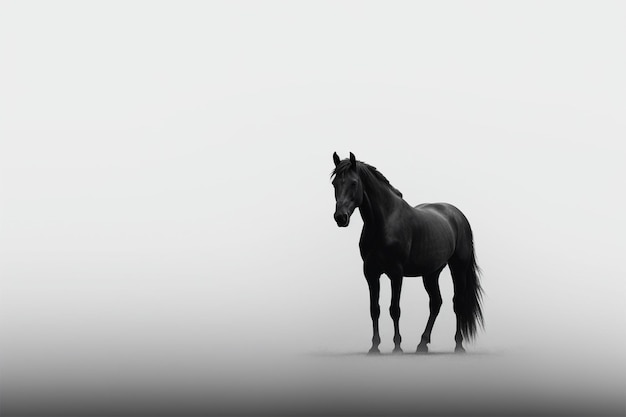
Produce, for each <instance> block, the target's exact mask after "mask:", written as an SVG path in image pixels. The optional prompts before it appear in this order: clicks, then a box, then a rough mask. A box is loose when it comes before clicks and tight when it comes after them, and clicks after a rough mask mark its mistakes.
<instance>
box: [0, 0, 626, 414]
mask: <svg viewBox="0 0 626 417" xmlns="http://www.w3.org/2000/svg"><path fill="white" fill-rule="evenodd" d="M625 12H626V10H625V8H624V5H623V4H622V3H619V2H617V3H612V2H602V3H599V2H582V3H581V2H547V3H545V2H544V3H527V2H518V3H511V2H471V3H456V2H446V3H442V2H430V3H425V2H420V3H416V2H394V3H387V2H307V3H302V2H184V3H182V2H147V1H146V2H135V1H133V2H123V3H113V2H55V3H48V2H40V3H6V2H5V3H3V4H2V6H0V53H1V56H2V65H0V135H1V136H0V170H1V171H0V172H1V177H0V181H1V183H0V186H1V187H2V188H1V194H0V210H1V213H0V214H1V218H0V228H1V229H0V231H1V233H0V250H1V259H0V262H1V268H2V269H1V279H2V281H1V285H2V292H1V297H2V303H1V307H0V308H1V309H2V333H3V334H4V335H5V337H3V342H2V350H3V352H4V353H3V355H2V361H3V366H4V369H5V377H4V378H3V386H4V389H3V391H4V393H3V395H4V396H5V400H6V401H5V404H9V405H6V407H9V410H10V411H14V410H19V409H20V408H19V407H20V406H21V405H20V404H22V403H20V402H19V399H20V398H22V397H21V395H25V394H24V393H25V392H26V391H27V390H29V392H30V393H31V394H32V393H33V392H35V393H37V392H39V393H40V394H41V401H40V404H41V407H42V408H41V410H46V407H53V406H54V404H57V405H58V404H62V403H64V401H65V402H67V401H66V399H67V398H70V397H72V396H74V397H76V396H78V397H81V396H82V397H83V398H100V397H99V394H94V393H101V392H102V391H101V390H102V384H104V383H105V382H106V385H107V386H108V387H115V386H119V385H120V384H122V381H126V382H124V383H125V384H130V385H128V386H130V387H131V388H132V387H134V388H137V386H145V385H146V383H147V381H151V382H150V383H156V382H155V381H157V380H158V381H159V382H158V384H157V385H158V387H159V389H161V390H162V391H164V392H167V391H168V390H169V389H170V388H171V389H172V390H174V388H172V387H173V386H175V385H176V384H175V383H174V382H172V385H171V386H170V385H168V383H167V382H164V381H167V380H168V378H169V380H170V381H178V383H180V384H183V385H184V384H185V383H186V382H185V381H188V380H194V381H198V380H200V381H203V382H202V383H197V384H195V385H194V386H196V389H200V388H197V387H202V386H204V387H212V388H211V389H212V390H213V392H223V393H226V394H224V395H226V397H228V393H230V392H232V391H233V390H235V389H236V387H237V386H239V385H238V383H237V382H233V381H231V379H232V378H235V377H233V375H241V379H242V380H246V381H248V385H245V386H247V387H248V388H249V390H248V391H246V392H248V394H250V393H251V392H253V391H254V387H255V386H256V385H255V384H256V383H257V382H258V383H261V381H263V380H264V378H265V377H266V375H268V374H272V373H273V372H274V371H270V369H275V367H278V368H280V369H283V370H284V369H287V365H285V363H284V362H282V361H284V360H286V359H284V358H286V357H289V358H291V359H290V360H293V361H294V362H293V363H292V364H291V365H290V366H289V367H288V368H289V369H290V371H283V373H281V374H280V375H282V377H283V378H284V379H285V381H283V382H284V383H283V384H282V385H281V383H279V382H278V383H276V384H277V385H276V386H277V387H279V388H277V391H278V390H283V389H286V388H287V387H292V388H293V385H292V384H293V382H286V381H293V380H300V381H302V380H307V379H308V380H311V378H312V379H313V380H319V381H326V382H328V381H330V380H331V379H333V378H331V377H330V376H328V375H330V374H324V375H321V376H320V375H317V376H316V377H311V375H312V374H313V373H314V370H319V369H326V368H325V367H328V368H329V369H331V368H332V369H336V367H338V366H347V368H346V369H351V370H355V369H357V368H359V367H362V366H365V367H368V366H371V362H369V363H368V362H363V363H361V362H359V363H350V364H349V365H345V362H341V359H340V360H339V361H338V363H335V362H333V361H337V359H338V358H342V355H348V356H349V355H351V354H357V353H360V352H365V351H366V350H367V348H369V339H370V337H371V334H370V331H371V330H370V320H369V313H368V310H369V308H368V296H367V286H366V284H365V282H364V279H363V277H362V273H361V261H360V258H359V255H358V247H357V245H358V237H359V233H360V226H361V225H362V222H361V220H360V218H359V217H358V214H355V217H354V218H353V222H352V223H351V225H350V227H349V228H348V229H338V228H337V227H336V225H335V223H334V221H333V218H332V214H333V211H334V199H333V193H332V186H331V184H330V180H329V174H330V171H331V169H332V168H333V164H332V158H331V155H332V153H333V152H334V151H337V152H338V153H339V154H340V155H341V156H342V157H347V155H348V152H350V151H352V152H354V153H355V154H356V156H357V158H358V159H360V160H363V161H366V162H368V163H370V164H372V165H374V166H376V167H377V168H378V169H379V170H380V171H381V172H383V173H384V174H385V175H386V177H387V178H388V179H389V180H390V182H391V183H392V184H393V185H394V186H396V187H397V188H398V189H400V190H401V191H402V192H403V194H404V197H405V199H406V200H407V201H408V202H409V203H412V204H414V205H415V204H418V203H422V202H434V201H447V202H451V203H453V204H455V205H457V206H458V207H459V208H461V210H463V211H464V212H465V214H466V215H467V217H468V218H469V220H470V222H471V224H472V226H473V228H474V233H475V243H476V248H477V254H478V261H479V264H480V265H481V267H482V268H483V271H484V276H483V286H484V288H485V292H486V296H485V300H484V309H485V318H486V329H485V332H483V333H481V334H479V337H478V340H477V341H476V343H474V344H471V345H468V349H469V350H470V351H471V352H474V353H475V354H477V355H478V354H480V355H483V354H484V356H485V357H487V358H490V357H491V358H492V359H484V358H483V359H481V360H486V361H487V362H481V363H482V365H478V364H474V365H471V366H470V368H471V367H472V366H477V367H478V368H481V369H482V368H484V369H494V370H492V371H491V372H492V373H491V374H487V375H488V376H487V377H485V378H486V379H485V381H487V380H489V378H492V380H491V381H490V382H484V384H485V387H487V388H486V389H492V390H493V389H495V388H497V387H498V384H499V382H497V381H496V379H497V378H502V379H504V380H506V379H510V380H519V378H517V377H516V375H525V376H523V377H522V379H524V378H525V377H528V378H529V381H530V380H534V377H530V376H529V375H530V374H528V373H524V372H531V371H528V369H533V370H534V371H532V372H535V371H537V373H536V374H535V376H537V375H538V377H537V379H539V380H544V381H545V380H546V379H545V378H546V377H547V375H550V376H551V377H552V378H555V381H552V380H550V381H552V382H554V384H553V385H554V386H556V385H559V384H561V383H564V384H565V386H569V385H567V383H569V382H571V381H573V380H577V381H579V380H586V381H587V382H586V384H588V385H584V386H581V387H578V388H579V390H578V391H577V390H575V389H573V388H572V390H571V391H568V390H566V389H564V391H563V392H564V393H565V394H564V395H565V396H566V397H567V395H566V394H568V393H576V395H578V394H579V392H587V393H589V392H591V393H592V394H593V395H592V396H591V397H589V404H591V403H593V404H596V403H595V402H594V401H596V400H597V401H600V400H598V398H600V399H602V401H604V403H605V404H607V401H608V402H609V403H610V404H615V403H616V401H617V402H618V403H619V401H620V400H619V395H622V394H623V389H624V386H625V385H624V365H623V364H624V361H623V359H624V353H623V352H624V348H625V347H626V346H625V337H624V336H625V335H624V331H623V329H624V324H625V323H624V321H625V320H624V308H623V298H624V278H625V273H626V267H625V266H624V262H623V259H622V257H623V253H624V249H625V248H624V243H623V242H624V238H623V236H624V234H625V233H626V227H625V226H626V222H625V220H624V216H623V214H622V213H623V205H624V193H623V181H624V178H625V176H626V170H625V169H624V166H623V161H624V156H626V154H625V152H624V149H625V145H624V138H625V133H626V129H625V124H624V114H625V111H626V105H625V99H624V97H626V95H625V93H626V83H625V81H624V76H623V74H625V73H626V58H625V57H626V54H625V52H626V48H625V46H626V45H625V43H626V29H625V27H624V24H623V16H624V13H625ZM449 281H450V280H449V275H448V273H447V272H446V273H444V274H443V275H442V278H441V284H442V293H443V296H444V305H443V308H442V313H441V314H440V316H439V319H438V321H437V323H436V325H435V329H434V332H433V343H432V345H431V349H432V350H434V351H435V352H447V351H451V350H452V348H453V334H454V316H453V313H452V305H451V304H452V303H451V298H452V286H451V283H450V282H449ZM388 302H389V289H388V286H387V285H384V286H383V291H382V295H381V305H382V306H383V309H382V311H383V315H382V321H381V326H382V327H381V329H382V330H381V332H382V337H383V344H382V345H381V348H382V349H383V350H386V351H390V350H391V348H392V343H391V337H392V327H391V320H390V319H389V317H388V314H387V308H386V306H387V305H388ZM427 305H428V300H427V297H426V294H425V291H424V290H423V288H422V285H421V282H420V280H419V279H407V280H405V285H404V290H403V298H402V303H401V306H402V311H403V316H402V320H401V326H402V333H403V336H404V343H403V346H404V348H405V351H413V350H414V349H415V346H416V345H417V343H418V341H419V335H420V334H421V332H422V330H423V326H424V325H425V322H426V319H427V315H428V307H427ZM563 353H565V354H563ZM490 355H491V356H490ZM312 357H313V358H316V359H311V358H312ZM320 357H322V358H325V359H320ZM433 357H434V356H433ZM444 357H445V356H444ZM493 357H497V358H499V359H498V360H500V361H502V363H499V364H498V365H496V364H495V363H492V364H491V365H490V363H489V362H488V361H489V360H494V359H493ZM502 357H504V358H505V359H502ZM261 358H263V359H261ZM294 358H296V359H294ZM468 358H470V359H468V361H472V360H476V358H475V357H472V356H471V355H468ZM472 358H473V359H472ZM533 358H536V360H535V359H533ZM555 358H560V359H559V360H560V362H559V360H556V359H555ZM311 360H313V362H314V364H313V365H311V363H310V361H311ZM318 360H321V361H322V363H317V362H316V361H318ZM359 360H360V359H359ZM412 360H414V358H409V359H408V361H409V363H410V361H412ZM438 360H440V361H441V362H437V364H436V365H432V364H431V365H425V366H430V367H431V368H428V369H430V371H432V372H433V373H436V372H443V374H445V373H446V372H450V373H454V369H455V367H456V366H465V365H458V363H456V365H451V364H450V363H451V362H450V361H453V360H454V361H458V359H456V358H455V359H452V358H448V359H444V360H441V359H438ZM555 360H556V362H555ZM327 361H331V364H329V363H328V362H327ZM259 363H264V364H265V365H263V366H261V365H259ZM422 363H423V362H422ZM520 363H523V364H524V365H519V364H520ZM555 363H556V365H553V366H552V367H549V366H548V364H555ZM227 364H230V365H227ZM277 364H278V365H277ZM461 364H462V363H461ZM503 364H504V365H503ZM572 364H576V366H573V365H572ZM275 365H276V366H275ZM501 365H503V366H504V368H503V369H506V371H502V374H499V373H498V372H499V371H496V370H495V368H496V367H499V366H501ZM376 366H377V367H380V368H376V369H374V370H372V372H373V374H372V375H373V378H377V377H378V376H380V375H392V373H390V372H391V371H389V370H388V369H386V368H385V366H383V365H380V364H377V365H376ZM390 366H391V367H394V366H398V363H396V362H393V363H391V365H390ZM403 366H417V365H406V364H405V365H403ZM419 366H422V365H419ZM439 366H441V368H439ZM507 366H508V367H507ZM546 367H547V368H546ZM368 369H369V368H368ZM471 369H474V368H471ZM565 369H568V370H569V372H570V373H567V372H565V371H564V370H565ZM572 369H573V370H572ZM295 370H298V371H297V372H296V371H295ZM430 371H429V372H430ZM331 374H332V373H331ZM190 375H194V376H193V377H192V376H190ZM542 375H543V376H542ZM568 375H569V376H568ZM275 377H276V376H275ZM194 378H195V379H194ZM198 378H199V379H198ZM229 378H231V379H229ZM316 378H317V379H316ZM516 378H517V379H516ZM235 379H237V378H235ZM279 380H280V378H279ZM103 381H105V382H103ZM129 381H130V382H129ZM227 381H230V382H227ZM281 381H282V380H281ZM552 382H551V383H552ZM133 384H135V385H133ZM203 384H204V385H203ZM229 384H230V385H229ZM424 384H425V385H424V387H427V386H428V384H426V383H424ZM529 384H530V385H532V383H530V382H529ZM148 385H149V384H148ZM530 385H529V386H530ZM551 386H552V385H551ZM59 387H65V388H63V389H61V388H59ZM438 387H439V388H440V389H441V391H437V390H434V391H433V392H434V393H435V394H439V393H440V392H443V391H445V389H446V385H445V382H442V385H441V386H438ZM524 387H527V385H524ZM593 387H595V388H593ZM309 388H310V387H309ZM578 388H577V389H578ZM81 389H82V390H83V391H81ZM111 389H112V388H111ZM125 389H126V388H125ZM129 389H130V388H129ZM293 389H295V390H296V392H297V388H293ZM594 389H595V390H596V391H594ZM59 390H61V391H62V392H61V391H59ZM89 390H92V391H89ZM215 390H217V391H215ZM220 390H221V391H220ZM85 392H87V393H91V394H89V395H91V397H90V396H89V395H88V394H86V393H85ZM115 392H117V391H115ZM121 392H125V391H123V390H122V391H121ZM194 392H195V391H194ZM355 392H356V391H355ZM600 392H602V395H600V394H599V393H600ZM51 393H52V394H51ZM620 393H621V394H620ZM118 394H119V393H118ZM596 394H598V395H596ZM46 395H47V396H46ZM119 395H122V394H119ZM319 395H321V396H322V397H323V395H322V394H319ZM355 395H356V394H355ZM568 395H569V394H568ZM576 395H573V394H572V396H571V397H572V398H574V397H576ZM435 396H436V395H435ZM116 398H117V397H116ZM245 398H247V401H250V402H251V403H254V398H256V397H254V396H253V395H252V394H250V395H249V396H248V397H245ZM506 398H508V397H506ZM529 398H535V397H533V396H532V395H530V394H529ZM558 398H561V397H558ZM564 398H565V397H564ZM567 398H569V397H567ZM585 398H586V397H585ZM535 399H536V398H535ZM11 401H13V402H11ZM46 401H47V402H46ZM55 401H56V402H55ZM85 401H87V403H89V400H85ZM94 401H95V400H94ZM120 401H121V400H120ZM146 401H148V400H146ZM611 401H612V402H611ZM31 404H32V402H31ZM224 404H225V405H224V408H223V409H220V410H222V412H223V411H224V410H226V411H228V410H235V408H229V407H230V406H231V405H232V404H231V403H229V402H225V403H224ZM346 404H348V405H346V407H349V403H346ZM92 406H93V404H92ZM10 407H14V409H13V408H10ZM346 409H347V410H350V408H346ZM41 410H40V411H41ZM259 410H261V409H256V411H259ZM551 410H552V411H555V410H556V409H551ZM387 411H389V410H387ZM593 411H594V412H596V413H598V412H600V410H598V409H595V410H593ZM109 412H110V410H109ZM415 412H417V411H415ZM555 412H556V411H555Z"/></svg>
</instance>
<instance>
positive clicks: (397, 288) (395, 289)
mask: <svg viewBox="0 0 626 417" xmlns="http://www.w3.org/2000/svg"><path fill="white" fill-rule="evenodd" d="M390 279H391V306H390V307H389V314H390V315H391V319H392V320H393V344H394V345H395V347H394V348H393V353H402V348H401V347H400V343H402V336H400V292H401V291H402V275H394V276H391V277H390Z"/></svg>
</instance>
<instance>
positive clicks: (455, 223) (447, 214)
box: [415, 203, 473, 257]
mask: <svg viewBox="0 0 626 417" xmlns="http://www.w3.org/2000/svg"><path fill="white" fill-rule="evenodd" d="M415 210H416V211H417V212H422V213H432V214H436V215H438V216H441V217H442V218H443V219H445V221H446V222H447V223H448V224H449V225H450V227H451V228H452V230H454V234H455V236H456V239H455V240H456V247H457V248H458V251H456V252H457V255H459V256H461V257H466V256H469V253H465V252H466V250H465V248H468V245H467V244H468V243H469V244H470V246H471V242H472V239H473V237H472V229H471V227H470V224H469V221H468V220H467V217H465V215H464V214H463V212H462V211H461V210H459V209H458V208H457V207H456V206H454V205H452V204H450V203H424V204H419V205H417V206H415Z"/></svg>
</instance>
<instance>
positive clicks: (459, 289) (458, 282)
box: [449, 261, 467, 353]
mask: <svg viewBox="0 0 626 417" xmlns="http://www.w3.org/2000/svg"><path fill="white" fill-rule="evenodd" d="M449 265H450V274H451V275H452V281H453V283H454V298H453V299H452V303H453V306H454V314H455V315H456V333H455V335H454V341H455V342H456V346H455V348H454V351H455V352H457V353H463V352H465V348H464V347H463V333H462V332H461V317H460V316H461V314H462V311H461V308H462V307H461V303H462V302H463V300H462V299H461V297H462V294H463V291H464V290H465V273H466V272H465V271H466V269H467V265H466V264H465V263H464V262H460V261H456V262H450V264H449Z"/></svg>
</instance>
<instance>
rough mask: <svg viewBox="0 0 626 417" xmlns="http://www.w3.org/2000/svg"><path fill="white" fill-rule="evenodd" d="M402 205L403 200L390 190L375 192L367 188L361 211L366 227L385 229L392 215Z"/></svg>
mask: <svg viewBox="0 0 626 417" xmlns="http://www.w3.org/2000/svg"><path fill="white" fill-rule="evenodd" d="M401 204H402V199H401V198H400V197H398V196H397V195H395V194H394V193H393V192H392V191H391V190H389V189H388V188H382V189H377V190H373V189H372V188H370V187H366V188H365V189H364V191H363V201H362V203H361V206H360V207H359V211H360V213H361V218H362V219H363V223H364V225H365V226H367V227H373V228H384V227H385V224H386V222H387V221H388V219H389V216H390V215H391V213H392V212H393V211H394V210H396V209H398V208H399V206H400V205H401Z"/></svg>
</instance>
